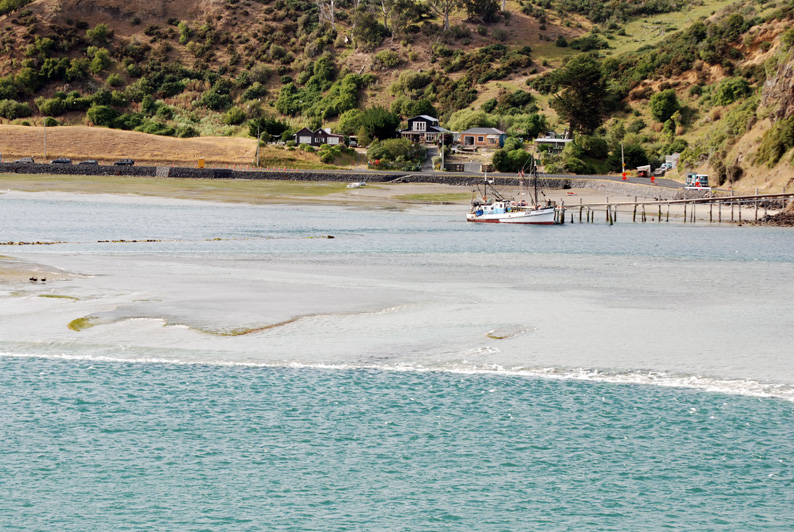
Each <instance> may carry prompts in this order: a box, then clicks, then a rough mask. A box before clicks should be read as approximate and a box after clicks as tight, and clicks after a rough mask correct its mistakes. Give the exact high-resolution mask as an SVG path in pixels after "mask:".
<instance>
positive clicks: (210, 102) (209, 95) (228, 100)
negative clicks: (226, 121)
mask: <svg viewBox="0 0 794 532" xmlns="http://www.w3.org/2000/svg"><path fill="white" fill-rule="evenodd" d="M198 103H199V105H202V106H204V107H206V108H208V109H211V110H213V111H224V110H226V109H228V108H229V107H231V105H232V97H231V96H229V95H228V94H222V93H220V92H218V91H217V90H216V89H214V88H213V89H210V90H208V91H206V92H205V93H204V94H202V95H201V99H199V102H198Z"/></svg>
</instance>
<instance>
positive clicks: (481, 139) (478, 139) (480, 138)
mask: <svg viewBox="0 0 794 532" xmlns="http://www.w3.org/2000/svg"><path fill="white" fill-rule="evenodd" d="M484 140H485V137H477V142H482V141H484Z"/></svg>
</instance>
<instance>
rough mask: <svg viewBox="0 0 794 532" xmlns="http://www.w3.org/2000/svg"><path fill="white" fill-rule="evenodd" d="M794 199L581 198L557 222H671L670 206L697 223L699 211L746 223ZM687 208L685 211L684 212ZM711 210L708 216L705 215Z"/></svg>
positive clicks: (759, 196) (788, 194) (762, 196)
mask: <svg viewBox="0 0 794 532" xmlns="http://www.w3.org/2000/svg"><path fill="white" fill-rule="evenodd" d="M792 202H794V194H793V193H791V192H786V189H785V188H784V189H783V192H781V193H779V194H758V190H756V193H755V194H752V195H743V196H737V195H735V194H734V193H733V191H731V193H730V195H726V194H719V195H712V193H711V192H710V193H709V195H708V196H706V197H701V198H687V199H679V200H646V201H640V200H638V199H637V196H635V197H634V201H616V202H610V201H609V198H607V201H606V202H605V203H583V202H582V200H581V199H580V200H579V205H567V206H566V205H565V202H563V203H562V205H561V206H560V207H558V209H557V220H556V221H557V223H566V222H570V223H576V222H578V223H594V222H595V221H596V218H599V219H600V220H603V221H605V222H606V223H608V224H609V225H612V224H614V223H616V222H617V221H618V213H620V215H621V216H620V217H621V219H623V217H624V216H625V217H626V219H628V217H631V221H632V222H634V223H636V222H647V221H649V220H650V221H656V222H657V223H658V222H662V220H664V221H665V222H669V221H670V207H671V206H673V207H677V209H676V210H677V212H674V214H673V218H674V219H675V218H679V217H680V216H681V215H683V221H684V223H695V222H696V221H698V213H700V217H701V220H708V222H709V223H713V222H717V223H722V222H730V223H738V224H740V225H741V224H742V223H743V222H757V221H758V218H759V216H761V217H763V216H766V215H767V214H770V213H771V214H775V213H777V212H781V211H783V210H785V209H786V208H787V207H788V206H789V205H791V204H792ZM682 208H683V213H682V212H681V210H682ZM705 209H708V215H706V214H704V212H705ZM566 212H570V219H569V220H566Z"/></svg>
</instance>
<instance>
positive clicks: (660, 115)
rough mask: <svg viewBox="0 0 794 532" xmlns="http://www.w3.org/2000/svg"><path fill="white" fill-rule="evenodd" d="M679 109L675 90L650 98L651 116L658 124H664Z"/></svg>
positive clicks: (658, 93)
mask: <svg viewBox="0 0 794 532" xmlns="http://www.w3.org/2000/svg"><path fill="white" fill-rule="evenodd" d="M679 109H680V106H679V105H678V98H677V97H676V94H675V90H673V89H667V90H664V91H661V92H657V93H656V94H654V95H653V96H651V116H653V118H654V119H656V120H658V121H659V122H666V121H668V120H670V117H672V116H673V114H675V112H676V111H678V110H679Z"/></svg>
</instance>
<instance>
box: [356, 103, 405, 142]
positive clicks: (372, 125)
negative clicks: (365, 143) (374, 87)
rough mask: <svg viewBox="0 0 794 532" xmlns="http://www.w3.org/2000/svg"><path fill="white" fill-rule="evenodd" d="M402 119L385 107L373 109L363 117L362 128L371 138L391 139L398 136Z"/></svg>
mask: <svg viewBox="0 0 794 532" xmlns="http://www.w3.org/2000/svg"><path fill="white" fill-rule="evenodd" d="M399 125H400V117H399V116H397V115H395V114H394V113H391V112H389V111H387V110H386V109H384V108H383V107H371V108H369V109H367V110H366V111H364V113H363V114H362V115H361V126H362V127H363V128H364V129H366V131H367V134H368V135H369V136H370V138H374V139H379V140H383V139H391V138H392V137H394V136H395V135H396V134H397V128H398V127H399Z"/></svg>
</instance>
